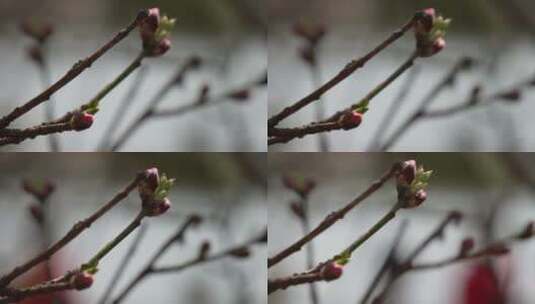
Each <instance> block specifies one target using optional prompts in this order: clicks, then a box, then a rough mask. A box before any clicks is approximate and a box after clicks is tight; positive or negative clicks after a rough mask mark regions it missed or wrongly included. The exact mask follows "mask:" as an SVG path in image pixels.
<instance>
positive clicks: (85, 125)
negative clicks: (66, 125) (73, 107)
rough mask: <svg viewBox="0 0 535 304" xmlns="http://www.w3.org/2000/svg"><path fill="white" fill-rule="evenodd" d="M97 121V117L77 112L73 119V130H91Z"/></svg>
mask: <svg viewBox="0 0 535 304" xmlns="http://www.w3.org/2000/svg"><path fill="white" fill-rule="evenodd" d="M93 121H95V116H94V115H92V114H89V113H86V112H75V113H74V114H73V116H72V118H71V128H72V129H73V130H75V131H83V130H86V129H89V128H90V127H91V125H93Z"/></svg>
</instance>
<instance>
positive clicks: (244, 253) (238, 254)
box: [229, 247, 251, 259]
mask: <svg viewBox="0 0 535 304" xmlns="http://www.w3.org/2000/svg"><path fill="white" fill-rule="evenodd" d="M229 254H230V256H232V257H234V258H238V259H243V258H247V257H249V256H250V255H251V251H250V250H249V248H247V247H240V248H236V249H234V250H232V251H230V252H229Z"/></svg>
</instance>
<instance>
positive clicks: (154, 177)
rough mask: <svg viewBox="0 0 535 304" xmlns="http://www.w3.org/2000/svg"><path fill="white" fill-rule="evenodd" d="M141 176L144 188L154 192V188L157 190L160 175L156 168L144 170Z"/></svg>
mask: <svg viewBox="0 0 535 304" xmlns="http://www.w3.org/2000/svg"><path fill="white" fill-rule="evenodd" d="M143 174H144V175H145V176H144V182H145V183H146V186H147V187H148V188H149V189H150V190H151V191H153V192H154V191H155V190H156V188H158V184H159V183H160V175H159V173H158V168H155V167H152V168H149V169H147V170H145V172H143Z"/></svg>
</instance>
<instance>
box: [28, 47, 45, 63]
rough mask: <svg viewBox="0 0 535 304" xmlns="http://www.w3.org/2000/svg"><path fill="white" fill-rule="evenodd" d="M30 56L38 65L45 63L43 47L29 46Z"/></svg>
mask: <svg viewBox="0 0 535 304" xmlns="http://www.w3.org/2000/svg"><path fill="white" fill-rule="evenodd" d="M27 52H28V57H30V59H31V60H32V61H33V62H35V63H36V64H38V65H43V49H42V48H41V47H40V46H38V45H34V46H31V47H29V48H28V51H27Z"/></svg>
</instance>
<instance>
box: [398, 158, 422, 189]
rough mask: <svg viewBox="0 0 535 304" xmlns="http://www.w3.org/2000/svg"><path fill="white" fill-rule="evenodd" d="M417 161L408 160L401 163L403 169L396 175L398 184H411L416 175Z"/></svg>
mask: <svg viewBox="0 0 535 304" xmlns="http://www.w3.org/2000/svg"><path fill="white" fill-rule="evenodd" d="M416 169H417V168H416V161H415V160H412V159H411V160H407V161H404V162H403V163H401V169H400V170H399V173H398V174H397V176H396V180H397V183H398V185H401V186H409V185H410V184H411V183H412V181H413V180H414V178H415V177H416Z"/></svg>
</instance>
